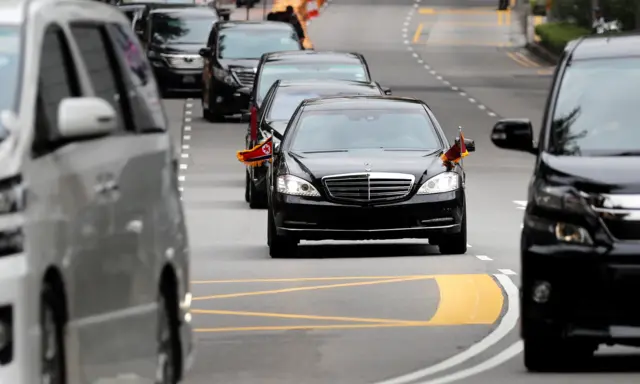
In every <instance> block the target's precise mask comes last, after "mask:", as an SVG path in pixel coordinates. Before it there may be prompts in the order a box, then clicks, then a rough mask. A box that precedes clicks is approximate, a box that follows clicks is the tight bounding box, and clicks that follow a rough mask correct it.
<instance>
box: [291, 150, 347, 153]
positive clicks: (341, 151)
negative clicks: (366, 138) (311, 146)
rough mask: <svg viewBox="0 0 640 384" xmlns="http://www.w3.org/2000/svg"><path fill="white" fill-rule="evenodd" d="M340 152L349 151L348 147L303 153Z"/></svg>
mask: <svg viewBox="0 0 640 384" xmlns="http://www.w3.org/2000/svg"><path fill="white" fill-rule="evenodd" d="M338 152H349V150H347V149H326V150H322V151H304V152H301V153H338Z"/></svg>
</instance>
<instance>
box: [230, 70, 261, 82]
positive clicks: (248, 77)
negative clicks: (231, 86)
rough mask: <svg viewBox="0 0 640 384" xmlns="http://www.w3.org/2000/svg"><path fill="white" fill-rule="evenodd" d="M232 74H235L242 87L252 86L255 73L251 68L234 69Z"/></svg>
mask: <svg viewBox="0 0 640 384" xmlns="http://www.w3.org/2000/svg"><path fill="white" fill-rule="evenodd" d="M232 72H233V74H234V75H235V76H236V79H237V80H238V82H240V85H242V86H244V87H253V80H254V79H255V77H256V73H255V72H254V71H253V68H251V69H234V70H232Z"/></svg>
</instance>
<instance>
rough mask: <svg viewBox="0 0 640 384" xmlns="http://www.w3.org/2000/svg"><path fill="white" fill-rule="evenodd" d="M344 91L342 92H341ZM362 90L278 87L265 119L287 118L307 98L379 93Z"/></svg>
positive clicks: (377, 93) (372, 90)
mask: <svg viewBox="0 0 640 384" xmlns="http://www.w3.org/2000/svg"><path fill="white" fill-rule="evenodd" d="M343 91H344V92H343ZM362 91H363V90H358V91H352V92H348V91H346V90H337V89H336V90H326V91H319V92H313V91H308V90H304V91H303V90H298V91H289V90H285V89H280V90H279V91H278V93H277V94H276V96H275V98H274V100H273V103H272V104H271V107H270V108H269V113H268V114H267V120H271V121H277V120H289V119H290V118H291V116H292V115H293V113H294V112H295V111H296V108H298V105H300V103H302V102H303V101H304V100H307V99H316V98H319V97H328V96H338V95H380V93H379V92H376V91H375V90H374V89H371V90H369V91H368V92H367V91H365V92H362Z"/></svg>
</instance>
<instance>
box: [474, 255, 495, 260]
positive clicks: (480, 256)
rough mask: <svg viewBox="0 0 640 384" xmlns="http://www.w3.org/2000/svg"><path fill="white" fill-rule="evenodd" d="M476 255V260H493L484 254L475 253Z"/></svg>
mask: <svg viewBox="0 0 640 384" xmlns="http://www.w3.org/2000/svg"><path fill="white" fill-rule="evenodd" d="M476 257H477V258H478V260H482V261H491V260H493V259H492V258H490V257H489V256H485V255H477V256H476Z"/></svg>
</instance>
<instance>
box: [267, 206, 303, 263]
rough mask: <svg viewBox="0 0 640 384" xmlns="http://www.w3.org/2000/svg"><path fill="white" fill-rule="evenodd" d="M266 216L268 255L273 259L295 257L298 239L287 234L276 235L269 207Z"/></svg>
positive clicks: (274, 223)
mask: <svg viewBox="0 0 640 384" xmlns="http://www.w3.org/2000/svg"><path fill="white" fill-rule="evenodd" d="M267 217H268V219H267V220H268V223H267V244H268V245H269V255H270V256H271V257H272V258H274V259H286V258H292V257H295V256H296V254H297V252H298V241H297V240H296V239H292V238H290V237H289V236H278V233H277V231H276V222H275V219H274V218H273V213H272V212H271V209H269V213H268V214H267Z"/></svg>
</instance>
